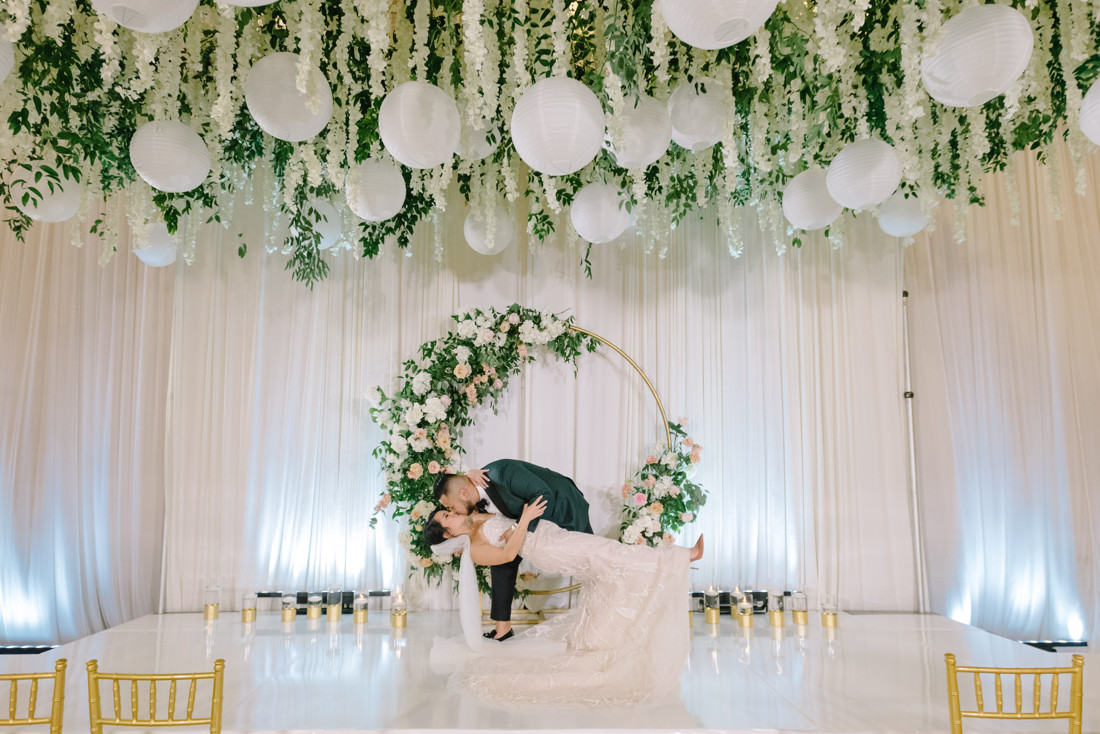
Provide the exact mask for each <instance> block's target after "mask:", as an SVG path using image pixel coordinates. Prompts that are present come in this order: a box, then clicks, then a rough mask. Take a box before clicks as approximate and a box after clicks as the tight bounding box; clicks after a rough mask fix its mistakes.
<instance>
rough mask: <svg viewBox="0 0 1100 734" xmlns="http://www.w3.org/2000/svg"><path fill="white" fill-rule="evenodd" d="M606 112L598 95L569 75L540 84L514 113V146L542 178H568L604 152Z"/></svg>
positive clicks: (520, 103)
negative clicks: (602, 149)
mask: <svg viewBox="0 0 1100 734" xmlns="http://www.w3.org/2000/svg"><path fill="white" fill-rule="evenodd" d="M603 137H604V119H603V107H601V106H600V100H598V99H597V98H596V95H595V94H593V92H592V90H591V89H589V88H588V87H586V86H585V85H583V84H581V83H580V82H578V81H577V80H576V79H570V78H569V77H564V76H554V77H550V78H548V79H540V80H539V81H537V82H535V83H534V84H533V85H532V86H531V87H530V88H529V89H527V91H525V92H524V93H523V96H522V97H520V99H519V102H517V103H516V108H515V110H513V111H512V143H513V144H514V145H515V146H516V152H517V153H519V157H520V158H522V159H523V162H524V163H526V164H527V165H529V166H530V167H531V168H533V169H534V170H536V171H538V172H539V173H548V174H551V175H553V176H564V175H566V174H569V173H574V172H576V171H579V170H580V169H582V168H584V167H585V166H586V165H588V164H589V163H590V162H591V161H592V159H593V158H595V157H596V154H597V153H599V152H600V148H602V147H603Z"/></svg>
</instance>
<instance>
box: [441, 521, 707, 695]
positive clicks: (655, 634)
mask: <svg viewBox="0 0 1100 734" xmlns="http://www.w3.org/2000/svg"><path fill="white" fill-rule="evenodd" d="M511 525H512V521H511V520H509V519H508V518H504V517H501V516H494V517H492V518H490V519H489V520H486V521H485V523H484V524H483V525H482V528H481V532H482V534H483V536H484V538H485V539H486V540H487V541H489V542H490V543H492V544H493V545H496V546H498V547H499V546H503V545H504V540H503V538H501V537H500V536H501V535H502V533H503V532H504V531H506V530H507V529H508V528H509V527H510V526H511ZM463 539H465V536H463ZM455 540H459V539H455ZM452 549H453V547H452ZM520 555H522V556H523V557H524V558H525V559H526V560H527V561H529V562H530V563H531V564H533V565H534V566H535V567H536V568H538V569H539V570H541V571H546V572H549V573H558V574H563V575H570V576H573V577H574V578H575V579H577V580H579V581H580V582H581V589H580V594H579V601H578V603H577V604H576V605H575V606H574V607H573V608H572V609H570V610H568V611H566V612H564V613H562V614H560V615H556V616H554V617H553V618H552V619H550V620H549V621H546V622H543V623H542V624H539V625H537V626H535V627H533V628H530V629H527V630H525V631H524V632H522V633H519V634H517V635H516V636H515V638H514V639H512V640H508V641H506V642H491V641H488V640H483V639H480V634H478V633H479V632H480V603H479V602H476V601H475V603H476V604H477V605H478V608H477V609H476V610H475V611H474V613H476V615H477V616H476V617H475V616H474V613H471V610H470V609H469V608H468V607H469V606H470V600H471V598H473V599H477V595H476V580H475V579H474V578H473V566H472V565H468V564H469V561H468V556H469V554H468V553H464V554H463V559H462V564H463V565H464V566H466V568H464V569H463V571H462V572H460V579H459V585H460V590H459V596H460V600H461V601H460V608H461V611H462V617H463V629H464V632H465V639H466V641H467V644H468V645H469V646H470V647H472V648H473V649H474V651H475V652H477V653H480V654H478V655H476V656H468V657H467V659H466V660H465V661H464V662H462V663H460V664H459V666H458V668H457V670H456V671H455V673H454V675H453V677H452V683H457V684H461V685H462V686H464V687H466V688H469V689H470V690H472V691H473V692H474V693H476V694H477V695H478V696H479V697H481V698H483V699H487V700H493V701H500V702H513V703H523V704H532V703H539V704H555V705H586V706H595V705H604V704H626V703H636V702H639V701H643V700H647V699H653V698H656V697H660V696H663V695H666V694H673V695H676V696H678V695H679V687H680V674H681V672H682V670H683V667H684V664H685V662H686V661H687V656H688V646H689V644H690V630H689V628H688V624H687V617H686V614H685V613H686V612H687V610H688V595H687V592H688V564H689V562H690V551H689V550H688V549H687V548H681V547H677V546H670V547H662V548H650V547H647V546H639V545H623V544H622V543H619V542H617V541H614V540H610V539H608V538H603V537H600V536H596V535H590V534H588V533H575V532H569V531H566V530H563V529H562V528H560V527H558V526H557V525H554V524H553V523H551V522H548V521H546V520H542V521H540V522H539V525H538V528H537V529H536V530H535V531H534V532H529V533H527V537H526V539H525V540H524V543H523V547H522V550H521V551H520ZM471 583H473V584H475V592H474V594H470V593H469V592H470V590H469V588H468V587H469V586H470V585H471ZM475 621H476V622H477V627H476V630H473V631H472V630H470V629H467V628H468V627H472V626H474V625H473V624H472V623H473V622H475ZM475 638H476V639H475Z"/></svg>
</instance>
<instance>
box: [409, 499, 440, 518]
mask: <svg viewBox="0 0 1100 734" xmlns="http://www.w3.org/2000/svg"><path fill="white" fill-rule="evenodd" d="M433 510H435V503H434V502H429V501H428V500H420V501H419V502H417V503H416V504H415V505H413V508H412V511H413V513H415V514H416V515H417V517H421V518H424V519H427V517H428V515H430V514H432V511H433Z"/></svg>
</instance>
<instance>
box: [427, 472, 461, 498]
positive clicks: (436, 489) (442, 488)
mask: <svg viewBox="0 0 1100 734" xmlns="http://www.w3.org/2000/svg"><path fill="white" fill-rule="evenodd" d="M457 476H458V475H457V474H440V475H439V476H438V477H436V479H435V484H434V485H433V486H432V494H433V495H435V501H436V502H439V501H440V498H442V497H443V495H445V494H447V483H448V482H450V481H451V480H452V479H454V478H455V477H457Z"/></svg>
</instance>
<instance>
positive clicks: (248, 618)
mask: <svg viewBox="0 0 1100 734" xmlns="http://www.w3.org/2000/svg"><path fill="white" fill-rule="evenodd" d="M241 621H242V622H244V623H245V624H250V623H252V622H255V621H256V609H255V607H253V608H252V609H242V610H241Z"/></svg>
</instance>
